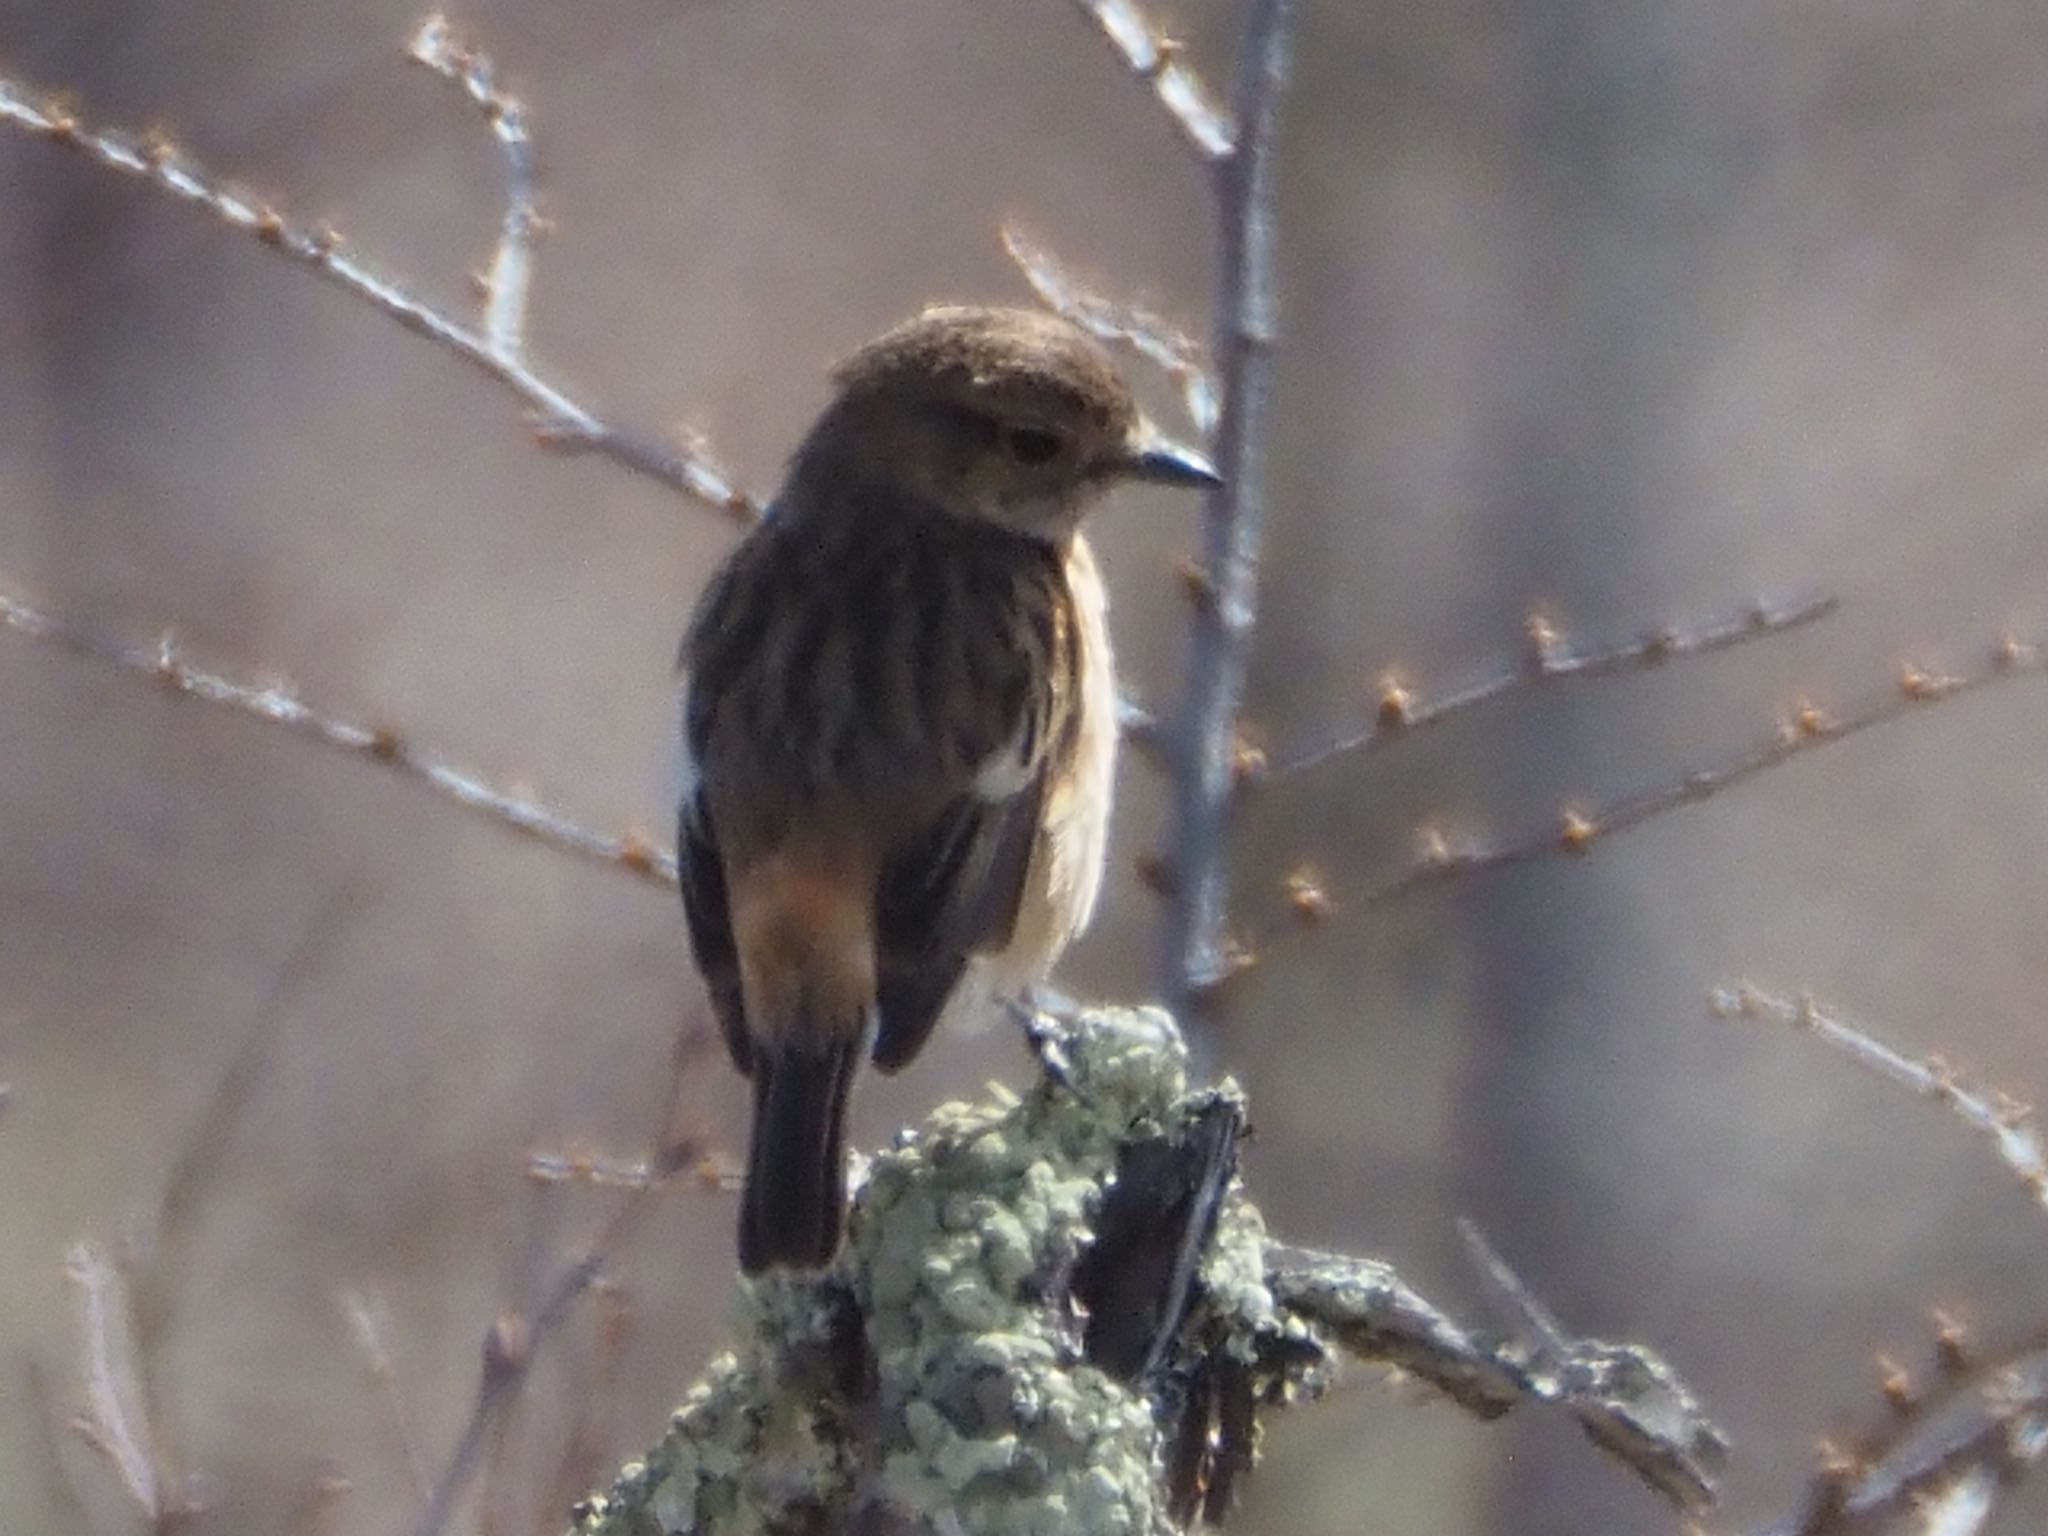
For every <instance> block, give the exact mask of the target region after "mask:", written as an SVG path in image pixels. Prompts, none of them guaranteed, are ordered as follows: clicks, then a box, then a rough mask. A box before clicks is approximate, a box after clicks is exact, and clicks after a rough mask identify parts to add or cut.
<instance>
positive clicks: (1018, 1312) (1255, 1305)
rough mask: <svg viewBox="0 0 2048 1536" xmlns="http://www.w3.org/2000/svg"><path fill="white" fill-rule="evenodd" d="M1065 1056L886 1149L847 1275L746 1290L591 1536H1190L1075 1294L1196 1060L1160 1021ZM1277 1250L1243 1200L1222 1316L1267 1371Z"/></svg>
mask: <svg viewBox="0 0 2048 1536" xmlns="http://www.w3.org/2000/svg"><path fill="white" fill-rule="evenodd" d="M1061 1044H1062V1050H1063V1056H1064V1060H1063V1061H1062V1063H1061V1071H1060V1072H1059V1074H1058V1075H1057V1076H1048V1077H1047V1078H1046V1079H1044V1080H1042V1081H1041V1082H1040V1083H1038V1084H1037V1085H1036V1086H1035V1087H1034V1088H1033V1089H1032V1090H1031V1091H1030V1092H1028V1093H1025V1094H1022V1095H1019V1094H1017V1093H1015V1092H1012V1091H1011V1090H1009V1089H1006V1088H1000V1087H997V1088H995V1089H992V1091H991V1092H990V1094H989V1096H988V1097H987V1099H985V1100H984V1101H982V1102H980V1103H976V1104H948V1105H944V1106H942V1107H941V1108H939V1109H937V1110H934V1111H933V1112H932V1114H931V1115H930V1117H929V1118H928V1119H927V1120H926V1122H925V1124H924V1125H923V1127H922V1128H921V1129H919V1130H918V1131H916V1132H915V1133H912V1134H906V1135H905V1136H903V1137H901V1138H899V1141H898V1143H897V1145H896V1146H894V1147H892V1148H890V1149H889V1150H887V1151H885V1152H882V1153H880V1154H878V1155H877V1156H876V1157H875V1158H874V1159H873V1161H872V1163H871V1164H870V1165H869V1167H868V1170H867V1176H866V1178H865V1180H864V1181H863V1182H862V1183H861V1187H860V1188H859V1190H858V1192H857V1195H856V1198H855V1204H854V1210H853V1213H852V1217H851V1220H850V1223H849V1227H848V1239H847V1244H846V1247H845V1250H844V1251H843V1252H842V1253H841V1255H840V1257H839V1259H838V1262H837V1263H836V1264H835V1265H834V1267H833V1269H832V1270H831V1271H830V1272H828V1273H827V1274H825V1275H823V1276H805V1277H792V1276H788V1275H773V1276H769V1277H766V1278H764V1279H763V1280H761V1281H759V1282H757V1283H755V1284H753V1285H750V1286H748V1287H746V1288H745V1291H744V1294H743V1297H742V1314H741V1318H742V1323H743V1327H742V1330H741V1331H742V1336H743V1338H744V1341H745V1342H744V1343H743V1344H742V1345H741V1347H740V1348H739V1349H738V1350H737V1351H736V1352H735V1353H733V1354H730V1355H724V1356H721V1357H720V1358H719V1359H717V1360H715V1361H714V1362H713V1363H712V1365H711V1367H710V1368H709V1370H708V1371H707V1372H706V1374H705V1377H704V1379H703V1380H702V1381H701V1382H700V1383H699V1384H698V1385H697V1386H696V1387H694V1388H693V1389H692V1390H691V1392H690V1394H689V1396H688V1397H687V1398H686V1399H685V1400H684V1402H683V1404H682V1406H681V1407H680V1408H678V1409H677V1411H676V1413H675V1415H674V1417H673V1420H672V1422H671V1425H670V1429H669V1432H668V1434H667V1436H666V1437H665V1438H664V1439H663V1441H662V1443H661V1444H660V1445H659V1446H657V1447H656V1448H655V1449H654V1450H653V1451H652V1452H651V1453H650V1454H649V1456H648V1458H647V1461H646V1463H645V1464H644V1466H638V1467H635V1468H632V1469H629V1470H628V1471H625V1472H622V1473H621V1476H620V1478H619V1480H618V1481H617V1482H616V1483H615V1484H614V1485H613V1487H612V1489H611V1491H610V1492H609V1493H608V1494H607V1495H606V1496H604V1497H603V1498H601V1499H594V1500H592V1501H590V1503H589V1504H588V1505H587V1506H585V1508H584V1510H583V1511H582V1514H581V1519H580V1522H579V1525H578V1530H579V1532H582V1533H584V1536H684V1533H689V1536H742V1533H744V1536H784V1533H788V1536H795V1533H799V1532H809V1531H815V1530H818V1529H821V1528H824V1529H837V1528H840V1527H841V1526H842V1525H843V1524H845V1523H847V1518H848V1517H850V1516H852V1515H854V1514H856V1513H858V1511H859V1510H861V1509H863V1508H865V1507H867V1506H868V1505H870V1504H874V1503H879V1504H882V1505H885V1506H886V1507H887V1509H888V1510H889V1512H890V1513H891V1514H892V1515H893V1516H894V1519H895V1521H896V1523H897V1525H898V1526H904V1527H907V1528H909V1529H914V1530H930V1531H933V1532H943V1533H947V1536H952V1533H958V1536H1028V1533H1042V1536H1073V1533H1074V1532H1076V1531H1085V1532H1088V1533H1090V1536H1167V1533H1169V1532H1171V1531H1172V1530H1173V1529H1174V1527H1173V1525H1172V1523H1171V1521H1170V1520H1169V1519H1168V1516H1167V1514H1166V1512H1165V1509H1164V1507H1163V1503H1162V1499H1163V1493H1162V1489H1161V1475H1160V1474H1161V1466H1160V1450H1161V1447H1160V1431H1159V1428H1158V1426H1157V1424H1156V1423H1155V1419H1154V1413H1155V1409H1154V1405H1153V1403H1152V1402H1151V1401H1150V1400H1149V1399H1148V1398H1147V1397H1146V1395H1145V1394H1144V1393H1143V1392H1142V1391H1140V1390H1138V1389H1137V1388H1135V1387H1132V1386H1129V1385H1126V1384H1124V1383H1122V1382H1119V1381H1117V1380H1115V1379H1113V1378H1111V1377H1110V1376H1108V1375H1107V1374H1105V1373H1104V1372H1102V1371H1101V1370H1098V1369H1097V1368H1095V1367H1094V1366H1092V1365H1089V1364H1088V1363H1086V1362H1085V1361H1084V1360H1083V1359H1082V1351H1081V1327H1082V1320H1081V1319H1080V1318H1079V1317H1078V1316H1076V1315H1075V1314H1074V1312H1073V1310H1072V1309H1071V1308H1070V1306H1069V1305H1068V1303H1067V1301H1066V1298H1065V1291H1066V1288H1067V1277H1069V1276H1070V1275H1071V1274H1072V1271H1073V1267H1074V1265H1075V1263H1076V1262H1077V1260H1078V1259H1079V1257H1080V1255H1081V1252H1082V1250H1083V1248H1084V1247H1085V1245H1086V1244H1087V1242H1088V1240H1089V1237H1090V1231H1089V1222H1090V1221H1091V1219H1092V1218H1093V1215H1094V1213H1095V1211H1096V1209H1097V1208H1098V1206H1099V1204H1100V1201H1101V1198H1102V1195H1103V1192H1104V1190H1105V1189H1106V1188H1107V1187H1108V1186H1109V1185H1110V1183H1111V1182H1112V1181H1113V1179H1114V1176H1115V1170H1116V1166H1117V1156H1118V1152H1119V1149H1120V1147H1121V1146H1122V1145H1123V1144H1124V1143H1125V1142H1126V1141H1129V1140H1131V1139H1133V1138H1134V1137H1139V1136H1145V1135H1153V1134H1158V1133H1159V1132H1161V1131H1162V1130H1165V1129H1168V1128H1170V1127H1172V1126H1174V1125H1176V1124H1177V1123H1178V1122H1179V1119H1180V1117H1181V1116H1182V1115H1183V1114H1184V1113H1186V1110H1187V1105H1188V1100H1187V1052H1186V1048H1185V1046H1184V1045H1183V1043H1182V1041H1181V1038H1180V1035H1179V1033H1178V1032H1177V1031H1176V1030H1175V1028H1174V1026H1173V1024H1172V1021H1171V1020H1170V1019H1168V1018H1167V1016H1166V1015H1165V1014H1163V1013H1160V1012H1158V1011H1156V1010H1138V1011H1116V1012H1100V1013H1090V1014H1086V1015H1083V1016H1082V1017H1081V1018H1080V1019H1078V1020H1077V1021H1075V1023H1074V1026H1073V1029H1072V1032H1071V1035H1070V1036H1069V1037H1067V1038H1066V1039H1064V1040H1063V1041H1062V1042H1061ZM1226 1091H1227V1092H1230V1093H1232V1094H1233V1095H1234V1092H1235V1090H1234V1089H1230V1090H1226ZM1264 1242H1265V1234H1264V1227H1263V1224H1262V1223H1261V1222H1260V1220H1259V1217H1258V1213H1257V1212H1256V1211H1255V1210H1253V1209H1252V1207H1251V1206H1250V1205H1249V1204H1248V1203H1246V1202H1245V1201H1244V1200H1243V1199H1242V1197H1241V1195H1240V1194H1239V1193H1238V1192H1237V1191H1236V1190H1235V1188H1233V1189H1232V1191H1231V1193H1230V1194H1229V1196H1228V1197H1227V1198H1226V1200H1225V1202H1224V1208H1223V1211H1222V1214H1221V1216H1220V1218H1219V1221H1218V1225H1217V1234H1216V1240H1215V1242H1214V1243H1213V1244H1212V1249H1211V1252H1210V1254H1209V1256H1208V1258H1207V1260H1206V1262H1205V1266H1204V1270H1203V1280H1204V1285H1203V1288H1202V1296H1203V1299H1202V1301H1201V1304H1200V1305H1201V1309H1202V1313H1203V1316H1204V1318H1205V1321H1206V1322H1214V1321H1216V1320H1221V1321H1222V1322H1223V1324H1224V1325H1225V1326H1223V1327H1222V1328H1221V1329H1219V1330H1217V1332H1219V1333H1220V1334H1221V1335H1222V1341H1223V1345H1224V1347H1225V1348H1228V1349H1230V1350H1231V1352H1232V1353H1233V1354H1237V1355H1239V1356H1240V1357H1241V1358H1246V1359H1249V1358H1250V1357H1251V1354H1252V1353H1253V1352H1254V1350H1255V1341H1254V1338H1253V1335H1254V1334H1255V1333H1256V1332H1258V1331H1260V1330H1274V1329H1276V1328H1278V1327H1279V1324H1278V1323H1277V1322H1276V1314H1275V1309H1274V1306H1273V1299H1272V1297H1271V1295H1270V1294H1269V1293H1268V1292H1267V1291H1266V1289H1265V1286H1264V1265H1263V1251H1264ZM849 1355H851V1356H852V1357H853V1359H854V1360H855V1361H856V1362H857V1367H856V1369H855V1376H856V1378H857V1379H856V1380H854V1381H848V1380H846V1379H844V1378H845V1376H846V1373H847V1370H848V1365H847V1359H848V1356H849ZM892 1528H893V1527H892Z"/></svg>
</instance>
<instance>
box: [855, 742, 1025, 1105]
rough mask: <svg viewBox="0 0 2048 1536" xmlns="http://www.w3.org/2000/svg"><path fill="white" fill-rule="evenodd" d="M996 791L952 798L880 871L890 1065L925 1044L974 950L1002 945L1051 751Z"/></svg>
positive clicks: (879, 978) (880, 947) (880, 1002)
mask: <svg viewBox="0 0 2048 1536" xmlns="http://www.w3.org/2000/svg"><path fill="white" fill-rule="evenodd" d="M1036 757H1037V761H1036V762H1034V763H1032V764H1031V765H1030V766H1029V768H1028V770H1026V771H1025V772H1024V773H1022V774H1021V775H1020V777H1021V780H1022V782H1021V783H1018V784H1017V785H1016V787H1015V788H1014V789H1011V790H1009V792H1008V793H1005V794H1003V795H1002V796H1001V797H1000V798H990V797H989V795H988V794H987V793H986V786H987V776H986V775H984V776H983V778H982V780H981V781H980V787H977V788H971V789H969V790H967V791H966V792H964V793H962V794H960V795H957V796H955V797H954V798H953V799H952V800H950V801H949V802H948V803H947V804H946V806H945V807H944V809H943V810H942V811H941V812H940V813H939V815H938V816H937V817H936V818H935V819H934V820H933V822H932V823H931V825H930V827H929V829H928V830H927V831H926V832H925V833H924V835H923V836H922V837H920V838H917V839H915V840H914V841H913V842H912V843H911V844H910V845H909V846H908V847H906V848H904V849H903V850H901V851H900V852H899V853H898V854H897V855H896V856H895V857H894V858H893V859H891V860H890V861H889V862H888V864H886V865H885V866H884V868H883V870H882V879H881V884H880V887H879V888H878V890H877V893H876V904H875V918H876V923H875V929H876V945H875V947H876V951H877V955H876V958H877V961H878V966H877V975H876V992H877V995H876V1004H877V1009H876V1011H877V1012H878V1013H879V1014H880V1015H881V1022H880V1026H879V1029H878V1032H877V1034H876V1037H875V1051H874V1058H875V1065H876V1066H878V1067H880V1068H881V1069H882V1070H883V1071H884V1072H893V1071H895V1070H897V1069H898V1068H899V1067H901V1066H903V1065H904V1064H905V1063H907V1062H908V1061H909V1060H910V1059H911V1058H912V1057H913V1056H915V1055H916V1054H917V1053H918V1050H919V1049H920V1048H921V1047H922V1046H923V1045H924V1042H925V1039H926V1037H927V1036H928V1035H930V1034H931V1032H932V1026H933V1025H934V1024H936V1023H937V1022H938V1018H939V1014H940V1012H941V1010H943V1009H944V1007H945V1004H946V999H947V997H949V996H950V995H951V993H952V991H953V988H954V986H955V985H956V984H957V983H958V982H959V980H960V973H961V972H962V971H963V970H964V969H965V968H966V965H967V960H968V957H969V956H970V955H973V954H975V953H976V952H978V951H983V950H992V949H1000V948H1001V947H1002V946H1003V945H1004V944H1005V943H1007V942H1008V940H1009V937H1010V932H1011V930H1012V929H1013V928H1015V927H1016V924H1017V912H1018V908H1019V906H1020V905H1021V903H1022V901H1023V897H1024V883H1025V878H1026V875H1027V874H1028V872H1029V870H1030V867H1031V856H1032V853H1033V851H1034V849H1035V848H1036V846H1037V842H1038V829H1039V824H1040V821H1041V820H1042V818H1043V813H1044V806H1045V785H1046V777H1047V775H1048V773H1049V772H1050V765H1049V760H1048V759H1049V754H1046V753H1043V752H1040V753H1038V754H1036Z"/></svg>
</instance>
